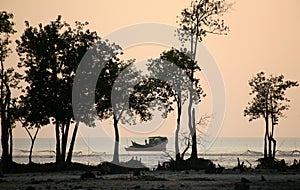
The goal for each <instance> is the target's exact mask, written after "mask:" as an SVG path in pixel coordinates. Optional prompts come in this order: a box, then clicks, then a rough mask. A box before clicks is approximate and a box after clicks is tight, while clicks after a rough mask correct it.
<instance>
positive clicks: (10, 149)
mask: <svg viewBox="0 0 300 190" xmlns="http://www.w3.org/2000/svg"><path fill="white" fill-rule="evenodd" d="M12 158H13V133H12V127H11V124H10V126H9V161H11V162H12Z"/></svg>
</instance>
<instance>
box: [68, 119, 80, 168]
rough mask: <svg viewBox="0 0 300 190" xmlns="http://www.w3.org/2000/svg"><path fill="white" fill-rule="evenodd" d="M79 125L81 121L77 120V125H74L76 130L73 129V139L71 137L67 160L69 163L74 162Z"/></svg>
mask: <svg viewBox="0 0 300 190" xmlns="http://www.w3.org/2000/svg"><path fill="white" fill-rule="evenodd" d="M78 126H79V122H78V121H76V123H75V127H74V131H73V134H72V139H71V143H70V147H69V152H68V156H67V161H66V162H67V163H71V162H72V156H73V150H74V145H75V140H76V135H77V131H78Z"/></svg>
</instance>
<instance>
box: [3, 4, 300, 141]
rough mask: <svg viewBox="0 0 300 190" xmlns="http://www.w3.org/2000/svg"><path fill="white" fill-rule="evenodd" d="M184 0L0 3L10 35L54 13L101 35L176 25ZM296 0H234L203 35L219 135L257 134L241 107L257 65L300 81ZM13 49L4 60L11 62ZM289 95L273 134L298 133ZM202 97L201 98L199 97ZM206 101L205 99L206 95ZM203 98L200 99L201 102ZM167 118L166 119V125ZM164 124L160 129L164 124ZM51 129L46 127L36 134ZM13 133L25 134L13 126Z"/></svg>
mask: <svg viewBox="0 0 300 190" xmlns="http://www.w3.org/2000/svg"><path fill="white" fill-rule="evenodd" d="M189 2H190V1H188V0H163V1H161V0H152V1H144V0H122V1H120V0H107V1H104V0H93V1H74V0H73V1H72V0H65V1H58V0H54V1H37V0H27V1H11V0H2V1H1V3H0V4H1V9H2V10H6V11H9V12H12V13H13V14H14V15H15V18H14V21H15V22H16V30H17V31H18V33H17V34H16V37H15V39H16V38H17V36H19V35H20V34H21V33H22V31H23V29H24V20H28V21H30V23H31V24H32V25H35V26H36V25H37V24H38V23H40V22H42V23H49V21H50V20H54V19H56V17H57V15H58V14H60V15H62V16H63V20H66V21H67V22H69V23H73V22H74V21H75V20H79V21H89V22H90V28H91V29H92V30H96V31H97V32H98V34H99V35H100V36H104V35H107V34H108V33H110V32H112V31H114V30H116V29H118V28H121V27H124V26H127V25H132V24H136V23H141V22H143V23H145V22H158V23H167V24H171V25H176V16H177V15H179V14H180V11H181V9H182V8H184V7H185V5H188V4H189ZM299 7H300V1H298V0H286V1H282V0H252V1H246V0H236V1H235V4H234V6H233V9H232V10H230V11H229V13H228V14H227V15H225V17H224V18H225V20H226V23H227V24H228V25H229V26H230V30H231V31H230V33H229V35H227V36H210V37H207V38H206V39H205V40H204V44H205V45H206V46H207V47H208V48H209V50H210V52H211V53H212V55H213V56H214V57H215V59H216V61H217V63H218V65H219V67H220V69H221V72H222V74H223V77H224V83H225V88H226V113H225V120H224V123H223V126H222V129H221V132H220V136H222V137H261V136H262V135H263V129H264V128H263V121H262V120H260V121H257V122H253V123H249V122H248V120H247V119H246V118H244V117H243V110H244V108H245V106H246V105H247V102H248V101H249V100H250V97H249V95H248V93H249V87H248V84H247V81H248V79H249V78H250V77H251V76H253V75H255V74H256V73H257V72H259V71H265V72H267V73H268V74H271V73H273V74H284V75H285V77H286V78H287V79H292V80H298V81H300V75H299V73H298V72H299V70H300V35H299V34H300V22H299V18H300V12H299V10H298V8H299ZM161 50H162V48H161V47H155V46H147V47H136V48H133V49H130V50H128V51H126V53H127V56H129V57H132V58H137V59H138V60H142V59H145V58H150V57H157V56H158V55H159V53H160V52H161ZM16 60H17V57H16V55H12V56H11V57H10V58H9V59H8V60H7V63H8V64H11V65H15V63H16ZM287 95H288V97H289V98H290V99H291V100H292V103H291V109H290V110H289V111H287V112H286V115H287V118H284V119H281V120H280V123H279V126H278V128H277V129H276V135H277V136H281V137H300V133H299V130H300V129H299V127H300V126H299V119H300V110H299V109H300V99H299V95H300V88H297V89H291V90H289V92H288V93H287ZM203 101H205V100H203ZM207 101H208V100H207ZM203 103H204V104H205V102H203ZM170 124H172V122H171V121H168V125H170ZM163 130H165V129H163ZM53 133H54V129H53V128H51V127H45V128H44V129H43V130H41V132H40V135H39V136H40V137H49V136H52V135H53ZM14 136H15V137H25V136H26V134H25V131H24V130H23V129H21V128H17V129H16V130H15V132H14Z"/></svg>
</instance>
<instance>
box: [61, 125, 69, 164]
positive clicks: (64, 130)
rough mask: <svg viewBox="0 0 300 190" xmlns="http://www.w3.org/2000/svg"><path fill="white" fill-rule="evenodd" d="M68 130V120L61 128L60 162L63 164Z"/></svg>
mask: <svg viewBox="0 0 300 190" xmlns="http://www.w3.org/2000/svg"><path fill="white" fill-rule="evenodd" d="M69 129H70V120H68V121H67V123H66V124H65V126H64V127H63V128H62V137H61V160H62V162H63V163H65V162H66V150H67V143H68V136H69Z"/></svg>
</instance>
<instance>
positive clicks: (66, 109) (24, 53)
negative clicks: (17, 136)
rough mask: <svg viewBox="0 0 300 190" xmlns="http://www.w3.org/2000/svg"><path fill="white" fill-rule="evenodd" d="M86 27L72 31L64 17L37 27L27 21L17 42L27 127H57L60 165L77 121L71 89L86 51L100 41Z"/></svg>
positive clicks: (57, 147) (78, 25) (76, 26)
mask: <svg viewBox="0 0 300 190" xmlns="http://www.w3.org/2000/svg"><path fill="white" fill-rule="evenodd" d="M87 25H88V23H87V22H85V23H81V22H78V21H77V22H75V27H74V28H72V27H71V25H69V24H68V23H66V22H63V21H62V20H61V16H58V18H57V19H56V20H55V21H52V22H51V23H50V24H47V25H45V26H43V25H42V24H39V25H38V27H33V26H30V24H29V22H28V21H25V26H26V28H25V31H24V33H23V34H22V36H21V39H20V40H17V41H16V43H17V52H18V55H19V57H20V62H19V65H18V66H19V67H22V69H23V70H24V72H25V74H24V79H25V82H26V83H27V84H28V85H27V86H26V88H25V90H24V93H25V94H24V95H22V96H21V104H22V107H23V109H24V112H23V116H24V123H25V125H30V126H44V125H47V124H55V126H56V127H55V131H56V142H57V144H56V154H57V155H56V161H57V162H61V161H63V162H64V161H65V154H66V144H67V137H68V133H69V127H70V124H71V123H72V122H73V121H74V116H73V111H72V85H73V79H74V76H75V72H76V69H77V66H78V65H79V62H80V60H81V58H82V57H83V55H84V54H85V52H86V51H87V49H88V48H89V47H91V46H92V45H93V43H94V42H95V41H96V40H98V39H99V37H98V36H97V33H96V32H91V31H90V30H89V29H85V28H86V26H87ZM60 132H61V137H62V142H61V148H60ZM61 156H62V157H61Z"/></svg>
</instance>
